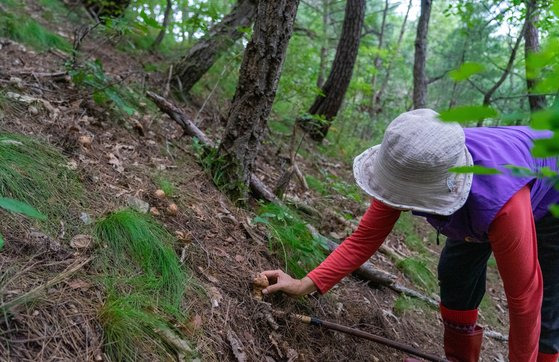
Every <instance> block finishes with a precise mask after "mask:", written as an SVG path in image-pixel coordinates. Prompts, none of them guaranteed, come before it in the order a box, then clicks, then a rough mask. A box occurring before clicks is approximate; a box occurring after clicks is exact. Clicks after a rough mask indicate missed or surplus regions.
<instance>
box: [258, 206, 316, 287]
mask: <svg viewBox="0 0 559 362" xmlns="http://www.w3.org/2000/svg"><path fill="white" fill-rule="evenodd" d="M253 222H254V223H263V224H265V225H266V226H267V227H268V230H269V231H270V232H271V234H272V240H271V243H270V248H271V249H272V250H273V251H274V252H275V253H277V255H278V256H279V257H280V259H282V260H283V262H284V263H285V265H286V269H287V270H288V271H289V272H290V273H292V274H293V275H295V276H296V277H298V278H302V277H304V276H305V275H306V274H307V273H308V272H309V271H311V270H312V269H314V268H315V267H316V266H318V264H320V262H322V260H324V257H325V254H324V251H323V250H325V249H326V246H325V245H324V244H323V242H322V241H321V240H319V239H317V238H315V237H314V236H313V235H312V233H311V232H310V231H309V230H308V229H307V226H306V224H305V222H303V221H302V220H301V219H300V218H299V217H298V216H297V215H296V214H295V213H293V212H292V211H291V210H289V209H288V208H286V207H283V206H279V205H277V204H273V203H268V204H264V205H262V206H261V207H260V210H259V212H258V216H257V217H255V218H254V219H253Z"/></svg>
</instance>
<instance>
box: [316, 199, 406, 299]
mask: <svg viewBox="0 0 559 362" xmlns="http://www.w3.org/2000/svg"><path fill="white" fill-rule="evenodd" d="M399 217H400V211H399V210H396V209H393V208H391V207H390V206H387V205H385V204H383V203H382V202H380V201H377V200H373V202H372V203H371V206H370V207H369V208H368V209H367V212H366V213H365V215H363V217H362V218H361V221H360V222H359V226H358V227H357V229H356V230H355V231H354V232H353V233H352V234H351V235H350V236H349V237H348V238H347V239H345V240H344V242H343V243H341V245H340V246H339V247H338V248H337V249H336V250H334V251H333V252H332V253H331V254H330V255H329V256H328V257H327V258H326V259H325V260H324V261H323V262H322V263H321V264H320V265H319V266H318V267H317V268H315V269H314V270H313V271H311V272H310V273H309V274H307V277H308V278H309V279H311V280H312V281H313V282H314V284H315V285H316V288H317V289H318V291H319V292H320V293H322V294H324V293H326V292H327V291H328V290H329V289H330V288H332V287H333V286H334V284H336V283H337V282H339V281H340V280H341V279H342V278H343V277H345V276H346V275H348V274H349V273H351V272H352V271H354V270H355V269H357V268H359V266H361V264H363V263H364V262H366V261H367V260H368V259H369V258H370V257H371V255H373V254H374V253H375V252H376V251H377V249H378V248H379V247H380V245H381V244H382V243H383V242H384V240H385V239H386V237H387V236H388V234H390V231H392V228H393V227H394V224H395V223H396V221H397V220H398V218H399Z"/></svg>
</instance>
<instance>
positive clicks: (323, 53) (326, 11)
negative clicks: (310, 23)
mask: <svg viewBox="0 0 559 362" xmlns="http://www.w3.org/2000/svg"><path fill="white" fill-rule="evenodd" d="M329 27H330V0H322V28H323V32H322V36H323V39H322V46H321V47H320V64H319V66H318V79H317V80H316V86H317V87H319V88H320V87H322V86H323V85H324V78H325V76H326V59H327V58H328V49H329V48H330V38H329V37H328V28H329Z"/></svg>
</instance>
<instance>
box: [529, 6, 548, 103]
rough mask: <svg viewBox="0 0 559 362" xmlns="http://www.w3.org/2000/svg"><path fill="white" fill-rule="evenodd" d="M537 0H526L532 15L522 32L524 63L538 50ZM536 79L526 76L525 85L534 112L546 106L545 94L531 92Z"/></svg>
mask: <svg viewBox="0 0 559 362" xmlns="http://www.w3.org/2000/svg"><path fill="white" fill-rule="evenodd" d="M536 1H537V0H528V1H526V8H527V9H529V10H528V11H527V13H528V14H532V16H530V17H528V14H527V15H526V16H527V19H526V33H525V34H524V55H525V57H526V62H525V64H528V56H529V55H530V54H532V53H537V52H538V51H539V50H540V40H539V36H538V28H537V27H536V25H535V23H536V22H537V21H538V16H537V14H536V6H537V3H536ZM536 82H537V80H536V79H534V78H528V77H526V87H527V88H528V103H529V104H530V111H532V112H535V111H537V110H539V109H543V108H545V107H546V100H545V96H543V95H536V94H531V93H532V90H533V89H534V86H535V85H536Z"/></svg>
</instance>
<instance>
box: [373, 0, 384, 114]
mask: <svg viewBox="0 0 559 362" xmlns="http://www.w3.org/2000/svg"><path fill="white" fill-rule="evenodd" d="M386 14H388V0H385V1H384V10H383V11H382V22H381V25H380V34H379V36H378V53H377V55H376V56H375V60H374V61H373V64H374V66H375V72H374V73H373V76H372V78H371V89H372V91H373V96H372V97H371V107H370V108H369V114H370V116H371V118H372V117H373V116H374V115H375V108H376V93H375V89H376V87H377V84H376V83H377V74H378V72H379V71H380V66H381V64H382V59H381V57H380V51H381V50H382V46H383V45H384V30H385V26H386Z"/></svg>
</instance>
